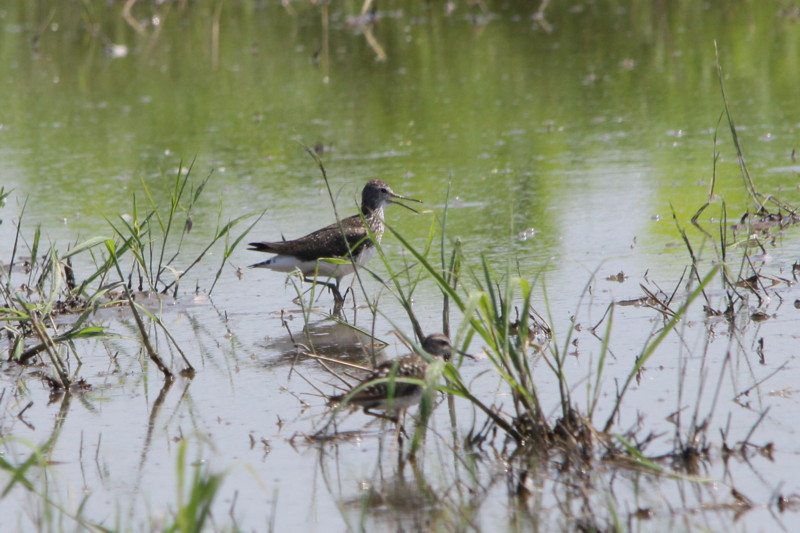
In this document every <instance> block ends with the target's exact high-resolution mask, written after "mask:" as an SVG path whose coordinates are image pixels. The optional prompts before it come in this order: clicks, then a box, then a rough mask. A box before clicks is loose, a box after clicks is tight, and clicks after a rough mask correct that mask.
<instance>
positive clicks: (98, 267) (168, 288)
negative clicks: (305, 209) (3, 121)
mask: <svg viewBox="0 0 800 533" xmlns="http://www.w3.org/2000/svg"><path fill="white" fill-rule="evenodd" d="M190 170H191V169H187V171H186V172H183V171H182V170H179V172H178V173H177V176H176V177H175V181H174V187H173V189H172V192H171V195H170V197H169V204H168V206H167V208H166V209H164V207H163V206H159V205H158V202H157V201H156V200H155V199H154V198H153V196H152V195H151V194H150V192H149V191H147V190H146V191H145V192H146V199H147V202H146V204H147V207H146V209H145V210H144V211H143V212H141V211H140V210H141V209H142V208H141V206H140V205H139V201H138V200H137V198H136V197H134V198H133V205H132V211H131V214H130V215H123V216H120V217H119V219H118V220H109V221H108V224H109V229H110V234H109V235H108V236H105V237H94V238H91V239H88V240H85V241H82V242H79V243H76V244H75V245H73V246H71V247H70V248H69V249H68V250H67V251H66V252H60V251H59V250H57V249H56V248H55V247H54V246H52V245H51V246H48V247H46V246H45V244H44V243H43V242H42V239H41V230H40V228H38V227H37V228H36V229H35V232H34V235H33V240H32V241H31V242H26V241H25V239H24V237H23V233H22V229H23V227H24V218H25V210H26V207H27V204H23V206H22V208H21V211H20V215H19V217H18V219H17V222H16V230H17V231H16V238H15V240H14V245H13V248H12V251H11V257H10V260H9V262H8V263H7V264H6V265H3V271H2V281H0V298H2V300H0V313H2V315H1V316H0V318H1V319H2V321H3V329H4V331H5V336H4V337H5V343H6V351H7V353H8V359H9V360H10V361H14V362H18V363H30V362H33V361H34V360H35V359H36V358H37V357H42V358H43V359H44V360H46V361H47V362H48V363H49V366H48V368H49V369H50V370H52V372H51V373H45V374H44V376H45V379H47V380H48V382H49V383H50V384H51V387H53V389H68V388H70V387H71V386H74V385H78V386H80V385H82V384H85V382H84V381H83V380H82V379H81V377H80V375H79V374H78V369H79V367H80V350H79V349H78V343H79V341H82V340H85V339H98V338H108V337H110V336H114V335H115V333H114V332H111V331H107V330H106V328H104V327H102V326H99V325H97V324H96V323H94V322H93V320H92V319H93V317H94V316H95V315H96V314H97V313H98V312H99V311H100V310H102V309H107V308H111V307H118V306H127V308H128V309H129V311H130V314H131V316H132V317H133V318H134V319H135V321H136V325H137V328H138V333H139V335H140V339H141V342H142V346H143V349H144V354H145V355H146V356H147V357H149V358H150V360H152V361H153V363H154V364H155V365H156V366H157V367H158V369H159V370H160V371H161V372H162V373H163V374H164V377H165V378H166V379H168V380H171V379H173V376H174V372H173V370H172V369H171V368H170V365H168V363H167V362H166V361H164V359H163V358H162V357H161V355H160V353H159V352H160V350H159V349H158V347H157V346H155V345H154V344H153V342H152V341H151V339H152V338H153V336H154V330H153V328H156V330H160V331H161V332H162V333H163V334H164V336H165V337H166V339H167V340H168V342H169V343H170V344H171V346H172V347H173V348H174V349H175V350H177V352H178V353H179V354H180V356H181V359H182V363H183V369H182V372H186V373H189V374H191V373H193V372H194V368H193V366H192V364H191V362H190V361H189V359H188V358H187V357H186V355H185V354H184V353H183V351H182V350H181V348H180V346H179V345H178V344H177V343H176V342H175V340H174V339H173V338H172V336H171V335H170V333H169V331H168V330H167V329H166V328H165V327H164V324H163V323H162V321H161V319H160V311H159V309H160V308H161V307H162V305H163V304H162V302H161V300H160V296H165V295H167V294H168V293H169V294H172V297H173V298H174V297H176V296H177V294H178V287H179V283H180V281H181V280H182V279H183V278H184V276H186V274H187V273H188V272H189V271H190V270H192V269H193V268H194V267H195V266H196V265H197V264H198V263H199V262H200V261H201V260H202V259H203V258H204V257H205V256H206V254H207V252H208V251H209V250H210V249H211V248H212V247H213V246H214V245H217V244H218V243H222V245H223V246H222V248H223V249H222V252H221V254H220V255H221V257H222V261H221V262H220V264H219V268H218V270H217V272H216V275H215V277H214V281H213V282H212V283H211V285H210V287H209V288H208V290H207V293H208V294H210V293H211V291H212V290H213V288H214V284H215V283H216V280H217V279H219V276H220V273H221V272H222V268H223V267H224V265H225V263H226V261H227V260H228V257H229V256H230V254H231V253H232V252H233V250H234V249H235V247H236V246H237V245H238V244H239V242H240V241H241V239H242V238H244V236H245V235H246V234H247V231H249V229H250V228H251V227H252V225H253V224H255V221H257V220H258V218H257V217H255V221H254V222H252V223H251V224H250V227H249V228H246V229H245V231H244V232H242V233H240V234H238V235H235V234H232V231H233V230H234V228H236V226H237V225H239V224H240V223H241V222H242V221H244V220H245V219H247V218H253V216H252V215H242V216H239V217H237V218H235V219H233V220H230V221H227V222H226V221H223V219H222V215H221V214H220V217H219V218H218V221H217V226H216V229H215V231H214V233H213V235H212V236H211V238H210V241H209V242H208V244H207V245H206V246H205V247H204V248H203V249H202V251H201V252H200V253H199V254H198V255H197V256H195V257H193V258H188V259H187V258H184V257H183V254H182V247H183V244H184V241H185V239H186V238H187V236H188V234H189V232H190V231H191V229H192V208H193V206H194V204H195V203H196V202H197V200H198V198H199V197H200V195H201V193H202V192H203V189H204V188H205V186H206V183H207V182H208V178H206V179H205V180H203V181H202V182H201V183H200V184H199V185H197V186H196V187H195V186H193V185H192V181H191V178H190V177H191V172H190ZM209 177H210V176H209ZM5 194H6V195H7V194H8V193H5ZM179 218H180V220H179ZM176 227H177V229H176ZM199 290H200V288H199V285H198V288H197V291H199ZM143 317H146V318H147V319H148V322H149V324H150V325H147V324H146V322H145V320H143ZM72 359H74V363H72V364H71V363H70V361H71V360H72Z"/></svg>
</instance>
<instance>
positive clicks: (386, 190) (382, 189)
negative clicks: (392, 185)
mask: <svg viewBox="0 0 800 533" xmlns="http://www.w3.org/2000/svg"><path fill="white" fill-rule="evenodd" d="M381 192H383V193H388V192H389V189H387V188H386V187H381Z"/></svg>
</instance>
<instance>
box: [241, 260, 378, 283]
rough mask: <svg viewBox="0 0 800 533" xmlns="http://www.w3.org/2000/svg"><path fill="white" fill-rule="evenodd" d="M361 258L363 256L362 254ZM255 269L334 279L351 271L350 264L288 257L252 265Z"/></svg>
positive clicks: (351, 266)
mask: <svg viewBox="0 0 800 533" xmlns="http://www.w3.org/2000/svg"><path fill="white" fill-rule="evenodd" d="M362 256H363V254H362ZM253 266H255V267H257V268H268V269H270V270H274V271H276V272H294V271H295V270H299V271H300V272H302V273H303V275H304V276H306V277H312V278H313V277H314V276H315V275H316V276H317V277H320V278H336V279H341V278H343V277H345V276H347V275H348V274H351V273H352V272H353V270H355V269H354V268H353V265H352V263H350V262H348V263H346V264H338V263H332V262H329V261H324V260H319V261H302V260H300V259H298V258H296V257H292V256H290V255H276V256H275V257H272V258H270V259H267V260H266V261H264V262H261V263H259V264H257V265H253Z"/></svg>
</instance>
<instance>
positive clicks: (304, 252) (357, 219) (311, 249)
mask: <svg viewBox="0 0 800 533" xmlns="http://www.w3.org/2000/svg"><path fill="white" fill-rule="evenodd" d="M342 226H343V227H344V229H345V232H346V233H347V245H346V244H345V240H344V239H343V238H342V231H341V228H340V227H339V224H336V223H333V224H331V225H330V226H326V227H324V228H322V229H318V230H317V231H315V232H313V233H309V234H308V235H306V236H304V237H300V238H299V239H295V240H293V241H280V242H251V243H250V246H251V248H250V249H251V250H255V251H259V252H267V253H272V254H282V255H291V256H294V257H297V258H298V259H300V260H303V261H314V260H316V259H318V258H320V257H346V256H347V250H348V246H350V247H353V246H356V245H359V248H360V246H361V245H363V243H364V242H366V240H367V239H368V238H369V237H368V235H369V234H368V232H367V228H366V227H365V226H364V222H363V221H362V220H361V216H360V215H355V216H352V217H348V218H344V219H342ZM359 243H361V244H359ZM353 252H354V253H355V250H353Z"/></svg>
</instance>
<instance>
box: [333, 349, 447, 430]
mask: <svg viewBox="0 0 800 533" xmlns="http://www.w3.org/2000/svg"><path fill="white" fill-rule="evenodd" d="M422 349H424V350H425V351H426V352H428V353H429V354H431V355H432V356H433V357H436V358H441V359H444V360H445V361H449V360H450V358H451V357H452V355H453V347H452V346H451V345H450V339H448V338H447V335H443V334H441V333H436V334H434V335H428V336H427V337H425V340H424V341H422ZM427 370H428V362H427V361H426V360H425V359H423V358H422V357H421V356H420V355H419V354H416V353H410V354H407V355H404V356H402V357H398V358H397V359H393V360H392V361H386V362H385V363H381V364H380V365H378V367H377V368H375V370H373V371H372V374H370V376H369V377H367V378H366V379H365V380H363V381H362V382H361V383H359V384H358V385H356V386H355V387H353V389H352V390H351V391H350V392H347V393H345V394H339V395H336V396H331V397H330V398H329V402H328V405H334V404H338V403H342V402H344V401H346V402H347V403H348V404H350V405H357V406H360V407H363V408H364V412H365V413H366V414H369V415H372V416H377V417H380V418H388V419H389V420H392V421H393V422H397V419H398V413H400V412H402V411H403V410H404V409H407V408H409V407H411V406H412V405H415V404H417V403H419V401H420V399H421V398H422V386H420V385H419V384H417V383H407V382H405V381H395V378H404V379H415V380H424V379H425V372H426V371H427ZM372 382H375V383H372ZM358 389H360V390H358ZM356 390H358V392H355V393H354V392H353V391H356ZM372 409H380V410H381V411H384V412H385V413H386V414H381V413H375V412H373V411H372Z"/></svg>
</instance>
